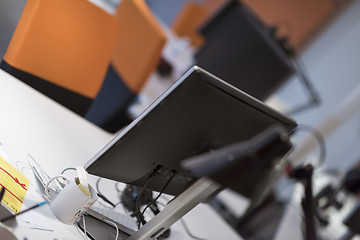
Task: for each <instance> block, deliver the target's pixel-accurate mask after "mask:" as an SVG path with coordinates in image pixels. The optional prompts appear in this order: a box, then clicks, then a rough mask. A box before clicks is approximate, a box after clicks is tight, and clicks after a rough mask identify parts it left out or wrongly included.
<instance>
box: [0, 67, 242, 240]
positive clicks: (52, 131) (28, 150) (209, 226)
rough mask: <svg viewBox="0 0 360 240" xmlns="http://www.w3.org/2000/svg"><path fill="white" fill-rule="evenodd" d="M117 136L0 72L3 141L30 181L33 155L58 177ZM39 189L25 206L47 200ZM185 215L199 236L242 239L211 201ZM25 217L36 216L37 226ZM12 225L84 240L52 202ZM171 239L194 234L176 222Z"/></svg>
mask: <svg viewBox="0 0 360 240" xmlns="http://www.w3.org/2000/svg"><path fill="white" fill-rule="evenodd" d="M112 137H113V135H111V134H109V133H107V132H105V131H103V130H102V129H100V128H98V127H96V126H94V125H93V124H91V123H89V122H87V121H86V120H84V119H83V118H81V117H79V116H77V115H76V114H74V113H73V112H71V111H69V110H68V109H66V108H64V107H63V106H61V105H59V104H57V103H55V102H54V101H52V100H50V99H49V98H47V97H45V96H43V95H42V94H39V93H38V92H37V91H35V90H34V89H32V88H30V87H28V86H27V85H25V84H23V83H22V82H20V81H19V80H17V79H16V78H14V77H12V76H10V75H9V74H7V73H6V72H4V71H2V70H0V142H1V143H2V145H3V148H4V150H5V152H6V154H7V160H8V161H9V162H10V163H11V164H13V165H14V166H16V167H17V168H18V169H19V170H20V171H22V172H23V173H24V174H25V176H27V177H28V178H29V179H30V181H32V180H33V175H32V172H31V170H30V169H27V168H26V167H24V166H25V164H24V163H26V156H27V154H30V155H32V156H33V157H34V158H35V159H36V161H37V162H38V163H39V164H40V165H41V167H42V168H43V169H44V170H46V171H47V173H48V174H49V175H50V176H55V175H58V174H59V173H60V172H61V171H62V170H63V169H65V168H67V167H76V166H82V165H84V163H85V162H87V161H88V160H89V159H90V158H91V157H92V156H93V155H94V154H95V153H96V152H97V151H99V150H100V149H101V148H102V147H103V146H104V145H105V144H106V143H107V142H109V141H110V140H111V139H112ZM92 181H94V180H93V179H92ZM35 188H36V187H35V185H31V184H30V187H29V190H28V193H27V195H26V198H25V201H24V206H23V209H26V208H27V207H29V206H32V205H34V204H36V203H38V202H40V201H43V199H42V198H41V197H40V195H39V194H38V193H37V191H36V189H35ZM184 219H185V221H186V223H187V225H188V226H189V228H190V230H191V232H192V234H194V235H196V236H198V237H201V238H205V239H210V240H211V239H241V238H240V237H239V236H238V235H237V234H236V233H235V231H234V230H232V229H231V228H230V227H229V226H228V225H227V224H226V223H225V222H224V221H223V220H222V219H221V218H220V217H219V216H218V215H217V214H216V213H215V212H214V211H213V210H212V209H211V208H210V207H209V206H208V205H206V204H200V205H199V206H198V207H196V208H195V209H193V210H192V211H191V212H189V213H188V214H187V215H186V216H185V217H184ZM24 220H31V224H28V223H25V222H24ZM37 225H39V226H37ZM10 227H11V228H12V230H13V232H14V234H15V235H16V236H17V238H18V239H25V238H26V239H28V240H31V239H59V240H60V239H83V238H82V236H81V235H80V234H79V233H78V231H77V229H76V228H75V227H74V226H71V225H65V224H62V223H61V222H60V221H59V220H57V218H56V217H55V216H54V215H53V214H52V212H51V210H50V208H49V207H48V206H47V205H45V206H43V207H40V208H37V209H36V210H33V211H31V212H28V213H25V214H23V215H21V216H19V217H17V218H16V222H15V223H14V224H13V225H11V226H10ZM39 228H44V229H47V230H40V229H39ZM170 239H191V238H190V237H189V235H187V233H186V232H185V230H184V228H183V226H182V225H181V224H180V223H176V224H174V225H173V227H172V235H171V238H170Z"/></svg>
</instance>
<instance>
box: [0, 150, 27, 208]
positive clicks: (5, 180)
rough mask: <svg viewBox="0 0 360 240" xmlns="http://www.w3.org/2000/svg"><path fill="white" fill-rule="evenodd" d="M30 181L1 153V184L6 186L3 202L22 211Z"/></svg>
mask: <svg viewBox="0 0 360 240" xmlns="http://www.w3.org/2000/svg"><path fill="white" fill-rule="evenodd" d="M29 184H30V181H29V179H27V178H26V177H25V176H24V175H23V174H22V173H21V172H20V171H18V170H17V169H16V168H15V167H13V166H12V165H11V164H10V163H8V162H7V161H6V160H5V159H4V158H3V156H1V155H0V185H1V187H5V188H6V191H5V193H4V196H3V199H2V202H3V203H4V204H5V205H6V206H8V207H9V208H10V209H11V210H12V211H14V212H15V213H18V212H20V210H21V206H22V204H23V202H24V199H25V195H26V191H27V189H28V187H29Z"/></svg>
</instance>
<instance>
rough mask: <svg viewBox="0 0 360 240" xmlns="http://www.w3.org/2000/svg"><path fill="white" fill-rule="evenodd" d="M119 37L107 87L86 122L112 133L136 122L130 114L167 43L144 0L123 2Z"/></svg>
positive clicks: (104, 86)
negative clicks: (133, 102) (130, 107)
mask: <svg viewBox="0 0 360 240" xmlns="http://www.w3.org/2000/svg"><path fill="white" fill-rule="evenodd" d="M116 18H117V20H118V24H119V33H118V37H117V39H116V43H115V48H114V51H113V55H112V60H111V64H110V66H109V68H108V71H107V74H106V77H105V80H104V84H103V85H102V87H101V90H100V92H99V94H98V95H97V97H96V99H95V100H94V101H93V103H92V105H91V107H90V108H89V111H88V112H87V114H86V115H85V118H86V119H88V120H89V121H91V122H93V123H95V124H96V125H98V126H100V127H102V128H103V129H105V130H107V131H109V132H116V131H117V130H119V129H121V128H122V127H124V126H126V125H127V124H129V123H130V122H131V121H132V118H131V116H129V114H128V113H127V112H128V111H127V110H128V107H129V105H130V103H132V101H133V100H134V99H135V98H136V96H137V95H138V93H139V92H140V90H141V88H142V87H143V86H144V84H145V83H146V80H147V79H148V77H149V75H150V74H151V72H153V71H154V70H155V69H156V67H157V65H158V63H159V61H160V59H161V51H162V48H163V47H164V45H165V42H166V36H165V34H164V33H163V31H162V29H161V27H160V25H159V23H158V22H157V21H156V19H155V18H154V16H153V15H152V13H151V11H150V10H149V8H148V7H147V5H146V3H145V2H144V0H122V1H121V2H120V4H119V5H118V7H117V11H116Z"/></svg>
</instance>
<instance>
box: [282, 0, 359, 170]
mask: <svg viewBox="0 0 360 240" xmlns="http://www.w3.org/2000/svg"><path fill="white" fill-rule="evenodd" d="M359 13H360V1H358V0H356V1H352V2H351V4H349V5H348V6H346V8H345V9H343V11H341V13H340V14H339V15H337V16H336V17H335V18H334V19H333V20H332V21H331V22H330V23H329V24H328V25H327V27H326V28H325V29H324V30H323V31H322V32H321V33H319V34H318V35H317V37H316V38H315V39H314V40H313V42H312V43H311V44H310V45H309V46H308V47H307V48H306V49H305V50H304V51H303V53H302V60H303V63H304V65H305V67H306V69H307V71H308V75H309V76H310V79H312V82H313V84H314V85H315V88H316V89H317V90H318V92H319V94H320V97H321V101H322V102H321V105H320V106H319V107H316V108H313V109H311V110H308V111H304V112H302V113H299V114H297V115H294V116H292V117H293V118H294V119H295V120H296V121H297V122H298V123H299V124H308V125H311V126H314V127H317V126H318V125H319V124H320V123H321V122H322V121H323V120H324V119H325V118H326V116H327V115H328V114H329V113H331V112H332V110H334V108H335V107H336V106H337V105H338V104H339V103H340V102H341V101H342V100H343V99H344V98H345V97H346V96H347V95H348V94H349V93H350V92H351V91H352V89H353V88H355V86H357V85H360V14H359ZM296 82H297V83H296ZM295 83H296V84H295ZM299 87H300V86H299V83H298V81H296V80H295V81H291V82H290V84H288V85H287V86H285V87H284V88H283V89H282V90H281V91H280V94H279V95H280V96H281V97H282V98H283V99H286V100H290V102H292V103H293V102H299V101H300V102H303V101H305V98H306V96H305V95H304V91H303V89H301V90H300V91H299ZM359 104H360V103H359ZM326 140H327V141H326V145H327V160H326V164H325V166H327V167H328V168H341V169H346V168H348V167H349V166H350V165H351V164H352V163H353V162H354V160H355V158H358V157H359V156H360V151H359V150H360V114H359V113H355V114H354V116H353V117H352V118H351V119H350V120H349V121H348V122H346V123H345V124H344V125H343V126H342V127H341V128H339V129H337V130H336V131H334V132H333V134H332V135H331V137H329V138H327V139H326ZM315 154H318V153H314V154H313V156H314V157H315V156H318V155H315Z"/></svg>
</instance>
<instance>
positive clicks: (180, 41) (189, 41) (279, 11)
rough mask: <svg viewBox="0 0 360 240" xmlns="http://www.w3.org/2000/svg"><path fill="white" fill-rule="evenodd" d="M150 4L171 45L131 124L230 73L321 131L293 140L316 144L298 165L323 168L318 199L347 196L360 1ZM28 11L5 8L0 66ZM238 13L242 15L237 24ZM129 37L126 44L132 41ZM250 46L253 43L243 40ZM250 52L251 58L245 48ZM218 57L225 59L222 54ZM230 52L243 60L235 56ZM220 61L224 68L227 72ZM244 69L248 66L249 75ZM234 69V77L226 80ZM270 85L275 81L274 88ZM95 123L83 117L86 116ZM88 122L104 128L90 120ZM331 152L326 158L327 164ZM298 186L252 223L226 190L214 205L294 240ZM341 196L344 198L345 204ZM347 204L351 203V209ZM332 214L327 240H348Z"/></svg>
mask: <svg viewBox="0 0 360 240" xmlns="http://www.w3.org/2000/svg"><path fill="white" fill-rule="evenodd" d="M91 2H92V3H94V4H96V5H97V6H98V7H99V8H101V9H103V10H104V11H105V12H107V13H108V14H110V15H115V14H116V12H117V9H119V8H120V6H121V4H122V1H121V0H113V1H111V0H91ZM144 2H145V3H146V5H147V7H148V8H149V10H150V11H151V14H152V15H153V17H154V18H155V19H156V21H157V23H158V24H159V26H161V29H162V30H163V32H164V35H165V36H166V42H165V43H164V45H163V46H162V47H161V56H160V57H159V58H158V59H154V61H156V64H153V65H154V66H153V67H152V68H151V70H150V71H149V70H148V73H147V74H146V75H145V80H143V81H142V83H141V85H140V86H139V90H136V91H135V92H134V91H133V92H132V93H133V94H132V98H131V99H130V100H128V101H127V104H126V107H125V109H126V110H122V111H125V112H126V115H127V118H128V119H130V120H129V121H131V119H133V118H135V117H136V116H137V115H138V114H139V113H140V112H141V111H142V110H143V109H145V108H146V107H147V106H148V105H149V104H150V103H151V102H152V101H153V100H154V99H156V98H157V97H158V96H159V95H160V94H161V93H163V92H164V91H165V90H166V89H167V88H168V87H169V86H170V85H171V84H172V83H174V82H175V81H176V80H177V79H178V78H179V77H180V76H181V75H182V74H183V73H184V72H185V71H186V70H187V69H188V68H189V67H190V66H191V65H193V64H198V65H200V66H203V67H204V68H205V69H206V70H208V71H210V72H211V73H214V74H215V75H219V76H220V75H221V74H224V76H220V77H221V78H223V79H224V80H225V81H227V80H229V82H231V78H232V77H233V76H234V78H235V80H234V81H235V82H231V84H234V85H236V84H239V86H238V87H239V88H240V89H242V88H244V89H245V88H246V87H249V93H250V95H254V96H255V95H256V94H258V96H257V95H256V97H257V98H259V99H260V100H261V101H264V102H265V103H266V104H269V105H270V106H272V107H274V108H276V109H278V110H279V111H281V112H282V113H284V114H287V115H288V116H289V117H291V118H293V119H295V120H296V121H297V122H298V124H299V125H306V126H309V127H311V128H312V129H315V130H313V131H310V132H309V131H301V128H299V129H300V130H299V132H297V133H296V134H295V135H294V145H295V147H297V146H300V147H301V146H304V145H306V143H309V142H310V143H311V144H310V145H309V146H307V148H305V149H302V151H303V152H304V154H303V153H299V154H298V156H300V157H301V158H299V159H295V160H296V161H297V162H296V163H300V162H303V161H308V162H313V163H315V164H316V163H317V162H319V161H322V164H321V165H320V166H318V168H317V169H316V171H315V174H314V181H315V182H316V181H317V180H318V181H319V187H318V188H315V189H317V191H320V190H321V189H322V187H323V186H327V185H329V184H330V185H331V186H334V188H339V186H340V185H341V184H342V183H343V181H344V179H345V176H346V174H347V173H349V171H351V170H353V169H358V165H359V160H360V148H359V143H360V111H359V110H360V107H358V106H357V105H360V98H358V95H359V90H357V88H359V87H360V86H358V85H359V83H360V81H359V76H360V47H359V43H360V15H359V12H360V1H357V0H318V1H311V0H303V1H296V0H276V1H275V0H243V1H241V2H240V1H226V0H192V1H190V0H187V1H186V0H144ZM234 2H236V3H234ZM26 3H27V1H26V0H1V1H0V58H1V59H3V58H4V57H5V56H6V51H7V49H8V46H9V44H10V42H11V40H12V36H13V34H14V32H15V29H16V27H17V24H18V22H19V20H20V17H21V15H22V13H23V10H24V7H25V4H26ZM234 4H235V5H234ZM238 4H240V5H238ZM238 8H241V10H238ZM233 9H236V10H233ZM234 12H236V14H239V16H240V17H239V18H237V17H236V16H237V15H236V14H235V13H234ZM231 14H233V15H231ZM226 16H229V17H228V18H227V17H226ZM244 19H245V20H244ZM242 20H244V21H245V23H244V22H241V21H242ZM235 23H236V24H237V23H239V25H236V24H235ZM126 24H128V25H129V26H130V27H131V26H132V24H134V31H135V29H137V28H138V27H137V25H136V23H135V22H133V23H132V22H127V23H126ZM241 27H244V28H243V29H242V28H241ZM226 30H228V31H226ZM121 38H126V35H122V36H121ZM242 39H247V40H244V42H242ZM145 41H146V40H145ZM256 44H258V45H256ZM244 46H246V47H245V49H247V50H248V51H247V52H246V51H245V50H243V48H244ZM262 47H263V48H262ZM134 48H136V46H134ZM222 48H224V49H222ZM216 49H217V50H219V51H215V50H216ZM227 50H229V53H227ZM231 53H235V54H234V55H231V56H230V54H231ZM246 54H249V55H246ZM239 56H240V57H242V58H239ZM138 57H140V58H141V56H138ZM221 58H224V59H225V60H221ZM5 60H6V57H5ZM209 60H214V61H213V62H209ZM216 60H217V61H216ZM226 61H229V62H226ZM221 63H224V64H223V65H225V66H221V67H220V65H221ZM251 64H252V65H251ZM10 65H11V64H10ZM214 66H217V67H214ZM242 66H246V67H243V68H241V67H242ZM227 67H229V69H230V70H229V69H227ZM251 69H253V70H254V71H253V72H251V73H248V75H245V76H246V77H248V78H251V77H252V76H255V75H256V77H257V78H256V79H255V80H254V81H257V82H256V84H255V85H256V86H255V88H254V86H249V85H250V84H249V83H248V82H245V81H242V82H241V81H240V82H237V81H236V79H238V78H240V79H241V77H238V76H240V75H238V74H241V73H238V72H235V71H234V73H233V71H232V70H239V71H240V72H241V71H242V72H246V71H247V70H251ZM269 69H270V70H269ZM274 69H278V70H276V71H275V70H274ZM230 71H231V74H232V75H231V76H230V75H227V74H230ZM266 71H269V72H266ZM254 72H255V73H256V74H255V73H254ZM123 75H126V74H123ZM225 76H226V77H225ZM259 76H260V77H259ZM246 77H243V78H246ZM266 79H269V80H268V82H266ZM0 81H1V79H0ZM269 83H271V86H270V85H269ZM129 88H130V90H131V91H132V88H131V87H129ZM244 89H242V90H244ZM244 91H246V92H248V91H247V90H244ZM250 91H254V92H250ZM133 95H135V96H133ZM358 99H359V101H357V100H358ZM295 110H296V111H295ZM88 116H89V115H84V117H85V118H87V117H88ZM88 119H89V121H93V122H94V124H97V123H96V122H95V120H92V119H91V118H90V117H89V118H88ZM331 121H332V122H331ZM99 126H100V127H103V126H102V125H99ZM107 126H108V125H106V126H105V127H107ZM111 126H112V127H113V125H111ZM123 126H125V124H123V125H117V126H115V128H112V130H111V132H117V131H119V130H120V129H121V128H122V127H123ZM314 132H317V133H318V134H319V135H320V136H322V138H321V139H322V141H321V142H320V144H319V143H318V141H317V140H318V139H316V136H315V137H314ZM324 148H325V149H326V156H324V157H323V158H324V159H319V156H322V155H321V154H322V152H321V151H323V149H324ZM323 179H325V180H323ZM296 186H297V184H296V183H295V182H293V181H291V180H288V179H286V178H284V179H281V180H280V181H279V183H278V184H277V187H276V188H275V190H274V191H273V192H272V194H271V195H270V196H269V198H268V199H267V201H265V203H264V204H263V205H262V206H261V207H259V209H256V211H254V212H251V213H247V215H246V217H244V215H243V214H244V212H245V211H246V207H247V205H246V204H244V199H243V198H242V197H241V196H239V195H237V194H236V193H233V192H231V191H224V192H222V193H221V194H219V195H218V196H217V197H216V199H214V200H213V201H212V203H211V204H212V206H213V207H214V209H216V210H217V211H218V213H219V214H220V215H221V216H223V217H224V219H225V220H226V221H227V222H228V223H229V224H230V225H231V226H233V227H234V229H236V230H237V231H238V232H239V233H240V234H241V235H242V236H243V237H244V238H246V239H288V237H289V235H288V231H289V230H294V229H293V228H292V227H291V225H296V223H295V222H296V221H294V222H289V221H287V219H289V218H288V217H289V216H290V215H291V214H293V215H296V216H297V217H296V219H297V221H299V222H300V223H301V222H302V214H301V209H300V210H299V209H298V210H295V211H291V210H289V208H292V204H293V202H294V198H296V197H294V196H295V195H296V194H295V192H296V191H297V190H296ZM340 187H341V186H340ZM341 196H342V195H341V194H339V198H341ZM344 199H345V200H344ZM346 199H347V198H343V199H342V200H343V202H344V204H346ZM349 199H352V200H351V201H350V202H351V204H353V202H354V201H355V200H356V199H357V196H356V195H351V194H350V195H349ZM354 199H355V200H354ZM352 206H353V205H352ZM329 209H330V210H329ZM329 209H327V210H329V212H330V213H332V216H333V217H331V216H330V222H331V223H332V224H333V225H331V224H330V225H329V224H328V225H322V226H321V230H323V232H324V233H323V235H322V236H323V239H339V237H340V236H341V235H342V234H344V232H346V231H347V230H348V229H347V227H346V226H345V225H344V224H343V223H342V219H343V218H344V216H346V213H342V212H341V209H340V210H339V209H338V210H334V208H331V207H329ZM329 226H331V228H332V229H331V230H329ZM334 226H335V227H334ZM296 230H297V231H298V233H299V234H292V235H291V236H292V239H302V237H301V236H302V229H301V227H298V228H296Z"/></svg>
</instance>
